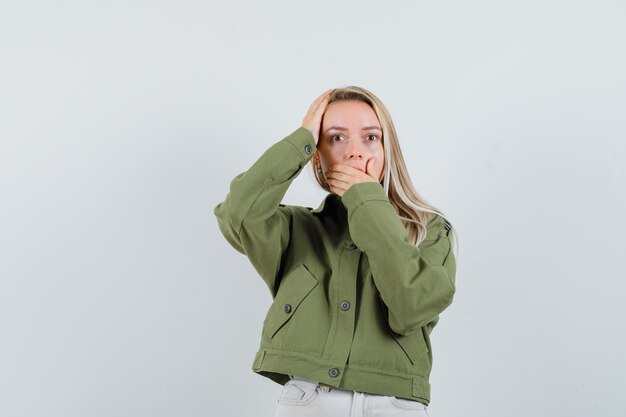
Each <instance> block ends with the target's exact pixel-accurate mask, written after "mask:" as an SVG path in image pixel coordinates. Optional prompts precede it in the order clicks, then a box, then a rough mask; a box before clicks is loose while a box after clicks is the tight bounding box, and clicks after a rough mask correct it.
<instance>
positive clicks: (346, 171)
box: [324, 158, 380, 196]
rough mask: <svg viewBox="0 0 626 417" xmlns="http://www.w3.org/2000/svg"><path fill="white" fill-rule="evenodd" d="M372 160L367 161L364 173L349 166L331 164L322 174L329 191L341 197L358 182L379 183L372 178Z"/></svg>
mask: <svg viewBox="0 0 626 417" xmlns="http://www.w3.org/2000/svg"><path fill="white" fill-rule="evenodd" d="M373 167H374V158H371V159H369V160H368V161H367V164H366V165H365V172H363V171H361V170H359V169H356V168H353V167H351V166H350V165H345V164H332V165H330V166H329V167H328V170H327V171H326V172H324V177H325V179H326V183H327V184H328V186H329V187H330V191H332V192H333V193H335V194H337V195H339V196H343V194H344V193H345V192H346V191H348V189H349V188H350V187H351V186H352V185H354V184H358V183H360V182H380V181H378V179H376V177H375V176H374V175H375V173H374V172H373Z"/></svg>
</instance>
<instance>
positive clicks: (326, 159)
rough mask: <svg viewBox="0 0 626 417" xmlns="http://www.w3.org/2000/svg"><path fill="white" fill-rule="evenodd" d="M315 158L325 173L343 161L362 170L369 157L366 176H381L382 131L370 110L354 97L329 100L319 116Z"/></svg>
mask: <svg viewBox="0 0 626 417" xmlns="http://www.w3.org/2000/svg"><path fill="white" fill-rule="evenodd" d="M319 135H320V137H319V140H318V143H317V152H316V153H315V156H314V157H315V158H316V159H317V160H318V161H319V163H320V164H321V167H322V172H326V170H327V169H328V167H329V166H330V165H332V164H344V165H349V166H351V167H353V168H356V169H358V170H360V171H363V172H365V167H366V166H367V162H368V160H370V159H373V160H374V162H373V165H372V167H371V168H372V171H373V172H372V173H370V175H371V176H372V177H374V178H377V179H378V181H379V182H380V180H381V179H382V174H383V165H384V161H385V153H384V152H383V150H384V148H383V142H382V140H383V132H382V129H381V127H380V122H379V121H378V117H376V113H374V110H373V109H372V108H371V107H370V106H369V105H368V104H367V103H364V102H362V101H358V100H340V101H334V102H332V103H330V104H329V105H328V106H327V107H326V111H325V112H324V116H323V117H322V127H321V129H320V133H319Z"/></svg>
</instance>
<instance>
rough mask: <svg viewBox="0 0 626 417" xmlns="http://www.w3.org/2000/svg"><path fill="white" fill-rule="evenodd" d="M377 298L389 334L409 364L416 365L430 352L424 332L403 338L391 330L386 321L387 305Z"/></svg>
mask: <svg viewBox="0 0 626 417" xmlns="http://www.w3.org/2000/svg"><path fill="white" fill-rule="evenodd" d="M376 298H378V302H379V304H380V308H381V309H382V311H383V317H385V319H384V320H383V321H384V323H385V326H386V328H387V331H388V333H389V334H390V335H391V337H393V339H394V340H395V341H396V342H397V343H398V345H399V346H400V348H401V349H402V350H403V351H404V354H405V355H406V357H407V359H408V360H409V362H411V365H415V364H416V363H417V361H418V360H419V359H420V358H421V357H422V356H423V355H424V354H426V352H428V346H427V345H426V342H425V341H424V336H423V335H422V332H421V331H417V332H413V333H410V334H408V335H406V336H402V335H400V334H397V333H396V332H394V331H393V330H391V327H390V326H389V323H388V322H387V319H386V318H387V315H388V312H387V306H386V305H385V303H384V302H383V300H382V299H381V298H380V296H378V297H376Z"/></svg>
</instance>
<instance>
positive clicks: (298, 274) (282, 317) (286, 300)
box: [263, 264, 318, 339]
mask: <svg viewBox="0 0 626 417" xmlns="http://www.w3.org/2000/svg"><path fill="white" fill-rule="evenodd" d="M317 283H318V281H317V278H316V277H315V276H314V275H313V274H312V273H311V272H310V271H309V270H308V269H307V268H306V266H304V264H300V265H298V266H297V267H296V268H294V269H292V270H291V271H290V272H288V273H287V274H286V275H285V276H283V278H282V281H281V283H280V287H279V288H278V293H277V294H276V297H275V298H274V302H273V303H272V305H271V306H270V308H269V310H268V312H267V315H266V317H265V320H264V325H263V329H264V330H265V331H266V332H267V335H268V336H269V338H270V339H271V338H273V337H274V335H275V334H276V332H277V331H278V330H279V329H280V328H281V327H282V326H283V325H284V324H285V323H287V322H288V321H289V319H290V318H291V316H293V314H294V313H295V312H296V310H297V309H298V306H299V305H300V303H301V302H302V300H304V298H305V297H306V296H307V295H308V294H309V293H310V292H311V291H312V290H313V288H315V287H316V286H317Z"/></svg>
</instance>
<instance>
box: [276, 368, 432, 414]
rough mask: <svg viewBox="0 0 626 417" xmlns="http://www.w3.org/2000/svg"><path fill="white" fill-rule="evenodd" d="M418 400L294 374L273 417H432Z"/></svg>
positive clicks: (284, 389) (281, 396)
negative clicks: (328, 384) (341, 386)
mask: <svg viewBox="0 0 626 417" xmlns="http://www.w3.org/2000/svg"><path fill="white" fill-rule="evenodd" d="M426 409H427V406H426V405H425V404H423V403H421V402H419V401H413V400H408V399H406V398H399V397H394V396H388V395H377V394H368V393H364V392H359V391H349V390H343V389H338V388H331V387H326V386H323V385H319V384H318V383H317V382H315V381H311V380H308V379H304V378H300V377H298V376H293V377H292V379H291V380H289V381H287V383H286V384H285V386H284V387H283V390H282V392H281V393H280V397H279V398H278V407H277V409H276V414H275V415H274V417H392V416H393V417H413V416H414V417H429V416H428V412H427V410H426Z"/></svg>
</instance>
